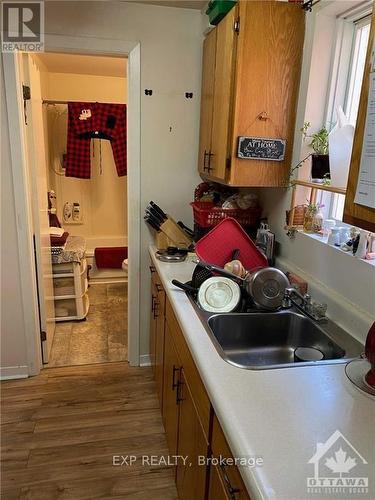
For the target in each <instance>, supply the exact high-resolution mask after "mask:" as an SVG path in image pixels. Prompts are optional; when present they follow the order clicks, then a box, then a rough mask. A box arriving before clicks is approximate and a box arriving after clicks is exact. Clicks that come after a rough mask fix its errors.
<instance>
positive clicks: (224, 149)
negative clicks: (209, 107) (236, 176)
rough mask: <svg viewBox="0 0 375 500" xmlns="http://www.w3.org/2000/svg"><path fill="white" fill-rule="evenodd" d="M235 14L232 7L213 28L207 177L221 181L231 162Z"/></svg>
mask: <svg viewBox="0 0 375 500" xmlns="http://www.w3.org/2000/svg"><path fill="white" fill-rule="evenodd" d="M237 15H238V7H234V8H233V9H232V10H231V11H230V12H229V13H228V14H227V15H226V16H225V18H224V19H223V20H222V21H221V22H220V23H219V24H218V26H217V28H216V31H217V35H216V66H215V91H214V104H213V119H212V137H211V152H210V158H209V176H210V177H212V178H217V179H222V180H224V179H225V175H226V166H227V160H228V159H230V148H231V144H230V132H231V128H232V126H231V125H232V104H233V84H234V75H235V71H234V64H235V57H234V55H235V48H236V40H237V33H236V31H235V22H236V18H237Z"/></svg>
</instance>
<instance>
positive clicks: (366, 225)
mask: <svg viewBox="0 0 375 500" xmlns="http://www.w3.org/2000/svg"><path fill="white" fill-rule="evenodd" d="M374 40H375V9H374V11H373V13H372V22H371V31H370V37H369V42H368V48H367V58H366V65H365V71H364V77H363V83H362V90H361V99H360V102H359V110H358V118H357V125H356V129H355V135H354V143H353V151H352V159H351V162H350V170H349V179H348V186H347V192H346V198H345V208H344V218H343V220H344V222H346V223H347V224H353V225H354V226H358V227H360V228H362V229H367V230H368V231H372V232H375V208H371V207H366V206H365V205H359V204H357V203H355V202H354V199H355V195H356V191H357V184H358V177H359V167H360V163H361V157H362V149H363V142H364V135H365V124H366V117H367V103H368V99H369V88H370V71H371V56H372V54H373V50H374V49H373V47H374ZM372 57H373V56H372ZM367 119H368V118H367ZM369 189H371V188H369ZM369 198H370V196H369Z"/></svg>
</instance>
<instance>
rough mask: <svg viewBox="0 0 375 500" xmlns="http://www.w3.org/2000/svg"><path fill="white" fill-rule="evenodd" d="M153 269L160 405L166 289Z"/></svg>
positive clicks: (153, 341) (153, 350) (153, 348)
mask: <svg viewBox="0 0 375 500" xmlns="http://www.w3.org/2000/svg"><path fill="white" fill-rule="evenodd" d="M150 269H151V301H152V304H151V320H150V361H151V366H152V367H153V370H154V376H155V381H156V389H157V392H158V397H159V402H160V407H161V408H162V405H163V371H164V336H165V291H164V288H163V285H162V284H161V280H160V278H159V276H158V274H157V273H156V271H155V268H154V267H153V266H151V267H150Z"/></svg>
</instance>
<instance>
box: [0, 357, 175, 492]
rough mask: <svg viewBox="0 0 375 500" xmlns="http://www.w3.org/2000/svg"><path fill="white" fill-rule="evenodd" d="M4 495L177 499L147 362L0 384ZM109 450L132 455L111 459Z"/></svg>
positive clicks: (51, 372)
mask: <svg viewBox="0 0 375 500" xmlns="http://www.w3.org/2000/svg"><path fill="white" fill-rule="evenodd" d="M1 403H2V404H1V498H2V500H13V499H22V500H26V499H27V500H34V499H35V500H55V499H58V500H84V499H120V498H121V499H123V498H125V499H129V500H138V499H139V500H140V499H142V500H149V499H150V500H151V499H152V500H159V499H160V500H174V499H177V492H176V489H175V485H174V476H173V470H172V469H171V468H169V467H165V466H163V465H160V466H148V465H142V461H141V457H142V456H143V455H147V456H149V455H158V456H161V455H167V454H168V449H167V443H166V439H165V434H164V429H163V425H162V420H161V414H160V408H159V403H158V399H157V396H156V389H155V383H154V381H153V378H152V373H151V369H150V368H133V367H130V366H129V365H128V364H127V363H106V364H96V365H87V366H75V367H61V368H50V369H46V370H43V371H42V373H41V374H40V375H38V376H37V377H33V378H30V379H23V380H14V381H5V382H2V383H1ZM113 455H123V456H126V455H135V456H136V457H137V461H136V463H135V464H134V465H133V466H122V467H120V466H113V465H112V462H113Z"/></svg>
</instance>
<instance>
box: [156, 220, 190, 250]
mask: <svg viewBox="0 0 375 500" xmlns="http://www.w3.org/2000/svg"><path fill="white" fill-rule="evenodd" d="M160 230H161V231H162V232H163V234H164V235H165V236H166V237H167V239H168V240H170V242H172V243H171V244H170V245H169V246H175V247H178V248H188V247H189V246H190V245H191V243H192V241H193V240H192V239H191V238H189V236H187V234H186V233H185V232H184V231H183V230H182V229H181V228H180V226H179V225H178V224H177V223H176V222H175V221H174V220H173V219H172V218H171V217H169V215H168V218H167V220H166V221H164V222H163V224H160Z"/></svg>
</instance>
